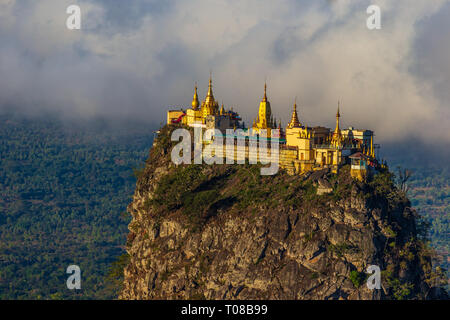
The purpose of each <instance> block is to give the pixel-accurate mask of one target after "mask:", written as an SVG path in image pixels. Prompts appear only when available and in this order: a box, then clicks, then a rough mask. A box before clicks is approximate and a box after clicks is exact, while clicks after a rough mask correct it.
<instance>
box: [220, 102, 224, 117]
mask: <svg viewBox="0 0 450 320" xmlns="http://www.w3.org/2000/svg"><path fill="white" fill-rule="evenodd" d="M223 114H225V109H224V108H223V102H222V107H220V115H223Z"/></svg>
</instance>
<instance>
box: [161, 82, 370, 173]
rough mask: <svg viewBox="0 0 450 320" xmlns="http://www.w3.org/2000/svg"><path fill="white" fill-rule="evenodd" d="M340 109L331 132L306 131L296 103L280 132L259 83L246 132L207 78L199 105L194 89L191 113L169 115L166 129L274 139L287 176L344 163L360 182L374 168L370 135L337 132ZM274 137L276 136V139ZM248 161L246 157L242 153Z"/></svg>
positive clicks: (321, 129) (308, 128) (336, 167)
mask: <svg viewBox="0 0 450 320" xmlns="http://www.w3.org/2000/svg"><path fill="white" fill-rule="evenodd" d="M340 118H341V114H340V104H339V102H338V106H337V112H336V126H335V128H334V129H330V128H326V127H323V126H314V127H311V126H308V125H306V123H305V121H304V120H302V118H301V117H299V114H298V110H297V102H296V101H295V102H294V105H293V110H292V115H291V119H290V121H289V123H288V124H287V126H286V129H285V130H282V127H281V121H280V122H279V125H278V126H277V124H276V119H275V118H274V117H273V114H272V108H271V105H270V102H269V100H268V98H267V84H264V95H263V98H262V100H261V102H260V104H259V109H258V113H257V116H256V118H255V119H254V120H253V124H252V126H251V128H249V129H247V128H245V126H244V124H241V122H240V121H241V118H240V117H239V114H238V113H237V112H234V111H233V108H230V109H229V110H226V109H225V107H224V105H223V104H222V105H221V106H220V107H219V103H218V101H217V100H216V99H215V98H214V95H213V90H212V79H211V77H210V79H209V85H208V91H207V94H206V97H205V99H204V100H203V101H202V103H201V104H200V103H199V99H198V92H197V85H196V86H195V88H194V96H193V99H192V103H191V108H187V109H186V110H184V109H183V108H179V109H173V110H169V111H168V112H167V123H168V124H179V123H181V124H184V125H188V126H199V127H201V128H205V129H220V130H221V132H222V133H223V134H225V130H226V129H234V130H235V129H237V128H239V129H242V130H243V131H244V132H246V135H245V136H246V137H247V139H248V138H250V137H255V136H256V137H264V138H266V139H277V140H278V142H279V147H280V152H279V157H280V158H279V164H280V167H281V168H283V169H285V170H286V171H287V172H288V173H289V174H304V173H306V172H309V171H315V170H321V169H324V168H329V169H330V170H331V171H332V172H335V173H336V172H337V171H338V170H339V168H340V167H341V166H342V165H344V164H349V165H351V171H350V172H351V175H352V177H354V178H356V179H359V180H364V179H365V178H366V177H367V175H369V174H370V172H371V169H372V168H373V167H374V166H376V165H378V161H377V159H376V157H375V152H374V149H375V148H374V143H373V137H374V134H373V131H371V130H365V129H355V128H353V127H349V128H348V129H341V123H340ZM274 129H279V130H274ZM275 133H277V135H276V134H275ZM246 157H248V153H247V154H246Z"/></svg>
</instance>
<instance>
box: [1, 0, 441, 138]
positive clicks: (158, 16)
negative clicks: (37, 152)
mask: <svg viewBox="0 0 450 320" xmlns="http://www.w3.org/2000/svg"><path fill="white" fill-rule="evenodd" d="M69 3H70V1H50V0H41V1H39V2H34V1H33V2H31V1H25V2H21V4H19V2H15V1H6V0H1V1H0V8H1V9H2V10H1V11H0V12H1V13H0V18H1V19H0V26H1V27H2V28H1V30H0V40H2V41H1V42H0V43H1V44H0V49H1V52H2V53H1V55H0V73H1V74H5V73H6V74H9V75H10V77H9V79H6V78H2V79H0V103H3V104H7V103H8V104H11V103H15V104H20V105H30V106H33V107H35V106H41V107H48V108H58V109H63V110H64V111H65V112H69V113H70V112H74V113H82V114H87V115H93V114H111V115H115V116H118V115H124V114H127V113H128V114H134V115H136V116H138V117H142V116H148V117H149V118H150V117H153V120H154V122H160V121H163V119H164V110H165V108H166V107H167V106H169V105H176V104H184V105H189V103H190V100H191V94H192V87H193V83H194V81H199V86H200V88H199V89H200V92H201V93H202V94H204V93H205V89H206V84H207V78H208V76H209V71H210V69H212V70H213V75H214V90H215V95H216V98H218V99H219V100H220V101H223V102H224V103H225V104H226V105H232V106H234V107H235V109H237V110H239V111H241V113H242V114H243V115H244V117H246V118H247V120H251V118H252V117H254V116H255V114H256V112H257V107H258V103H259V100H260V99H261V95H262V87H263V83H264V79H265V78H266V77H267V80H268V85H269V99H270V101H271V103H272V108H273V111H274V113H275V115H276V116H277V118H282V119H283V120H284V123H286V121H288V120H289V118H290V113H291V106H292V103H293V100H294V98H295V97H296V96H297V97H298V100H299V101H300V103H301V107H300V112H301V114H300V117H301V119H303V120H304V121H306V122H307V123H308V124H309V125H317V124H327V125H330V126H332V125H333V124H334V118H333V117H334V114H335V109H336V104H337V100H338V99H340V100H341V101H342V121H343V123H344V125H353V126H356V127H367V128H370V129H373V130H375V131H376V134H377V138H378V139H380V140H384V141H389V140H397V139H402V138H405V137H407V136H408V135H410V134H415V135H418V136H419V137H421V138H422V139H424V140H435V139H436V138H438V139H443V140H444V141H447V142H450V133H449V132H448V130H447V128H448V127H449V117H448V104H446V103H445V101H444V100H442V99H441V98H440V91H442V90H444V89H442V88H441V87H442V83H444V82H443V81H444V80H446V79H448V78H449V75H448V73H443V72H442V70H448V68H449V67H450V61H448V60H445V58H441V59H440V61H442V63H443V64H444V65H443V66H442V68H436V66H435V65H433V66H430V65H426V64H423V63H422V62H423V60H424V59H429V58H433V57H436V56H439V57H441V56H442V53H438V52H436V51H433V50H431V49H430V50H428V51H426V52H422V54H421V55H418V54H417V52H418V50H419V49H418V48H420V46H418V45H417V44H418V43H420V42H421V41H423V39H421V38H420V35H421V34H422V33H421V31H422V29H423V28H425V26H424V23H423V22H424V21H429V20H433V19H434V17H435V14H439V13H440V12H441V11H442V10H443V9H442V8H445V7H446V6H448V5H449V1H445V0H436V1H432V2H425V1H421V0H414V1H412V0H408V1H407V0H399V1H387V0H385V1H381V0H380V1H376V4H378V5H380V7H381V8H382V29H381V30H376V31H369V30H368V29H367V28H366V22H365V21H366V18H367V14H366V12H365V9H366V8H367V6H368V5H369V4H371V3H372V1H350V0H346V1H341V0H336V1H325V0H323V1H313V2H311V1H294V0H283V1H260V0H249V1H225V0H214V1H212V0H192V1H167V2H166V1H162V2H156V1H151V2H142V1H135V2H132V3H130V4H129V6H128V7H127V10H128V11H127V10H123V9H119V8H118V9H117V10H116V9H114V5H111V4H110V2H108V1H87V0H85V1H82V2H81V4H80V6H81V8H82V13H83V19H82V23H83V28H84V30H82V32H73V31H69V30H67V29H65V18H66V14H65V7H66V5H68V4H69ZM144 4H146V5H151V6H150V9H149V8H148V7H146V6H144ZM112 10H116V11H114V12H113V13H114V14H112V13H111V11H112ZM140 10H141V11H140ZM111 17H114V18H115V20H112V18H111ZM120 17H122V18H123V19H120ZM448 18H449V17H448V16H447V19H448ZM129 20H133V21H135V23H125V21H129ZM121 21H123V23H121ZM435 32H437V33H438V35H435V36H436V37H437V38H440V39H442V40H443V41H444V42H445V43H447V44H448V39H447V35H446V30H435ZM446 48H447V49H446V50H447V52H448V50H449V49H448V45H447V47H446ZM440 49H442V46H440ZM444 56H445V55H444ZM448 56H449V55H447V57H448ZM418 57H420V58H421V60H420V61H419V60H418ZM417 66H422V68H417ZM414 70H416V71H414ZM417 70H419V71H417ZM424 70H425V71H426V72H425V71H424ZM423 73H426V77H423V76H421V75H422V74H423ZM434 74H436V78H434V77H433V75H434ZM435 79H440V80H439V81H438V82H436V81H437V80H436V81H435ZM442 79H444V80H442ZM436 88H438V90H437V89H436ZM439 88H440V89H439ZM430 127H432V128H433V130H430Z"/></svg>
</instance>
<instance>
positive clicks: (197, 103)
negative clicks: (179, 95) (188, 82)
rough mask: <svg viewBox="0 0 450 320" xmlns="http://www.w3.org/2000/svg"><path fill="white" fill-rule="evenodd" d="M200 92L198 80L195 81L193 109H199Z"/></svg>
mask: <svg viewBox="0 0 450 320" xmlns="http://www.w3.org/2000/svg"><path fill="white" fill-rule="evenodd" d="M198 105H199V102H198V94H197V82H195V89H194V98H193V99H192V109H193V110H197V109H198Z"/></svg>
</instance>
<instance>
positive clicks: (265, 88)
mask: <svg viewBox="0 0 450 320" xmlns="http://www.w3.org/2000/svg"><path fill="white" fill-rule="evenodd" d="M262 101H263V102H267V83H266V82H264V97H263V99H262Z"/></svg>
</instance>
